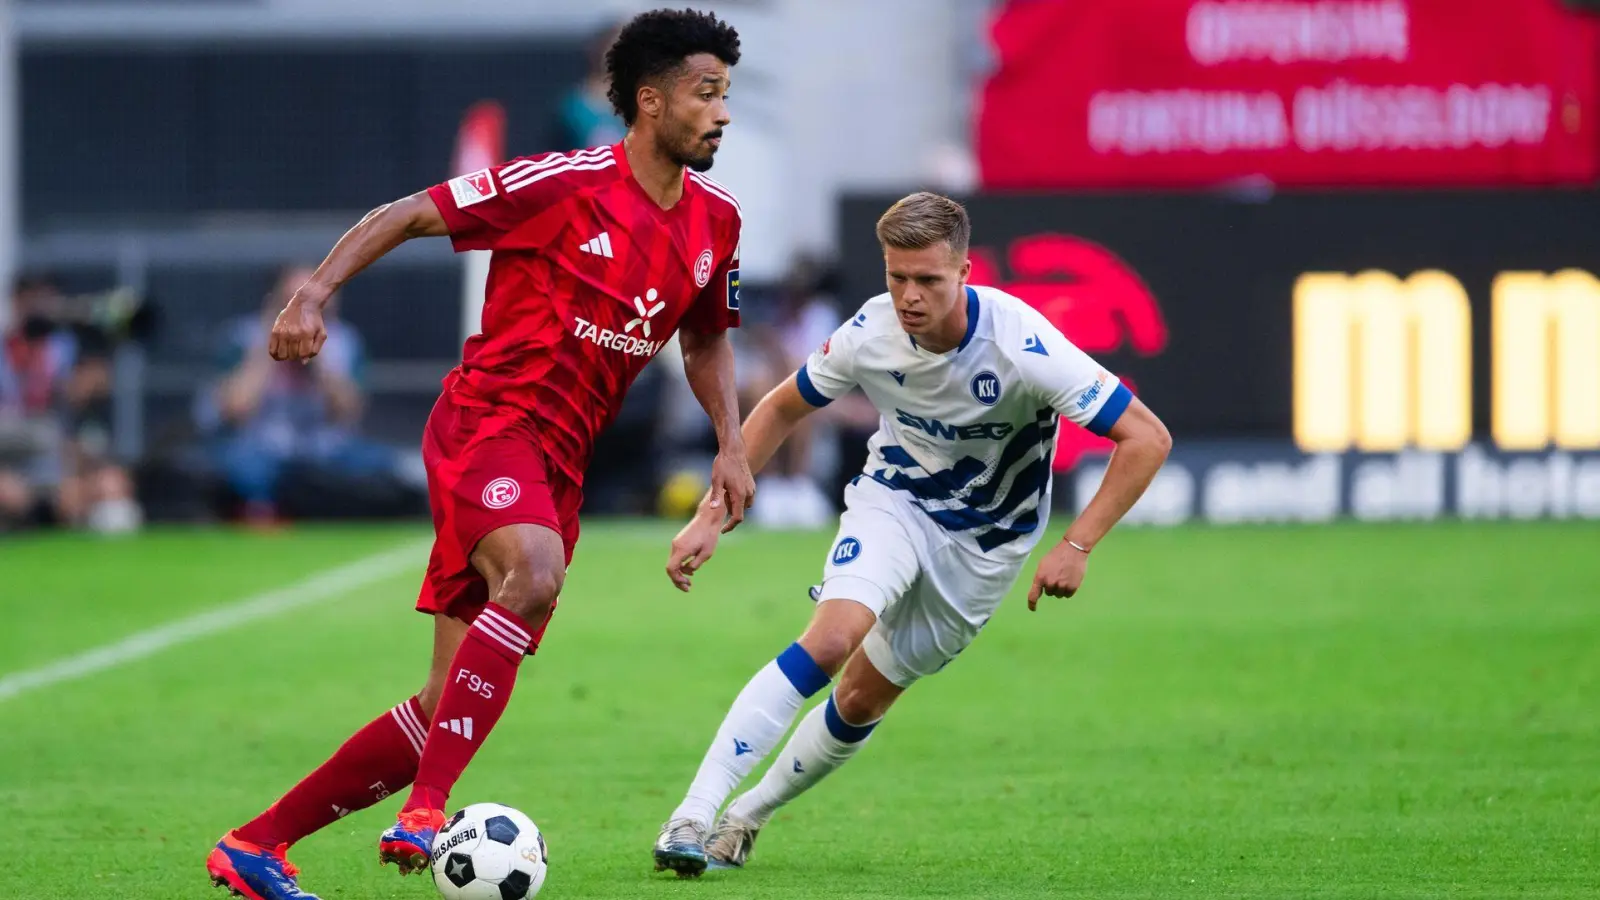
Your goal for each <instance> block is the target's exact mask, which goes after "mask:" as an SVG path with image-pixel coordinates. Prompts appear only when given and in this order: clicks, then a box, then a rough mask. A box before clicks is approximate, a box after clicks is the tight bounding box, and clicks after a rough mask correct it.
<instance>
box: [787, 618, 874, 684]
mask: <svg viewBox="0 0 1600 900" xmlns="http://www.w3.org/2000/svg"><path fill="white" fill-rule="evenodd" d="M860 643H861V639H860V638H859V637H857V636H856V635H854V634H851V633H849V632H848V631H845V630H842V629H826V630H824V629H818V628H812V629H811V630H809V631H807V632H806V633H805V634H804V635H803V636H802V637H801V638H800V646H801V647H804V648H805V651H806V652H807V653H809V654H811V658H812V659H813V660H816V663H817V668H819V669H821V670H822V671H824V672H826V673H828V676H829V677H830V678H831V677H833V676H834V675H837V674H839V670H840V669H842V668H844V664H845V660H848V659H849V658H850V654H852V653H854V652H855V650H856V647H857V646H858V645H859V644H860Z"/></svg>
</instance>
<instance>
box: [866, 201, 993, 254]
mask: <svg viewBox="0 0 1600 900" xmlns="http://www.w3.org/2000/svg"><path fill="white" fill-rule="evenodd" d="M971 240H972V222H971V220H969V219H968V218H967V209H966V207H964V206H962V205H961V204H959V203H957V202H956V201H954V200H951V199H950V198H949V197H945V196H941V195H939V194H934V193H930V192H928V191H918V192H917V193H915V194H912V195H911V196H909V197H902V198H901V199H899V200H897V201H895V204H894V205H893V206H891V207H889V210H888V211H887V212H885V213H884V214H883V215H882V216H881V217H880V218H879V219H878V243H880V244H882V245H884V246H885V247H893V248H895V249H896V250H922V249H925V248H928V247H932V246H933V245H935V244H937V243H939V242H941V241H944V242H947V243H949V244H950V250H951V252H952V253H954V254H955V255H956V256H966V255H967V244H968V242H969V241H971Z"/></svg>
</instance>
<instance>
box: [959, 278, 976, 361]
mask: <svg viewBox="0 0 1600 900" xmlns="http://www.w3.org/2000/svg"><path fill="white" fill-rule="evenodd" d="M977 332H978V290H977V289H976V288H974V287H973V286H972V285H970V284H969V285H967V333H966V334H964V335H962V336H961V343H960V345H958V346H957V347H956V352H957V353H960V352H961V351H963V350H965V349H967V345H968V344H970V343H972V336H973V335H974V334H976V333H977Z"/></svg>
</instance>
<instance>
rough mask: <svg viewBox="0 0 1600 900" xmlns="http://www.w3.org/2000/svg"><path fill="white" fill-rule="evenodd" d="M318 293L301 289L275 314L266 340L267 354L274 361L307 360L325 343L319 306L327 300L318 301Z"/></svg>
mask: <svg viewBox="0 0 1600 900" xmlns="http://www.w3.org/2000/svg"><path fill="white" fill-rule="evenodd" d="M317 293H318V291H317V290H316V289H314V288H312V287H311V285H309V284H308V285H306V286H305V287H302V288H300V290H298V291H295V294H294V296H293V297H291V298H289V304H288V305H287V306H285V307H284V308H283V312H280V313H278V318H277V320H276V321H274V322H273V323H272V335H271V337H269V338H268V339H267V352H268V353H270V354H271V355H272V358H273V359H276V360H279V361H282V360H287V359H298V360H309V359H311V358H312V357H313V356H316V355H317V354H318V353H321V352H322V345H323V344H324V343H326V342H327V340H328V330H327V328H326V327H324V325H323V324H322V303H323V302H324V301H325V300H326V298H325V297H322V298H319V297H318V296H317Z"/></svg>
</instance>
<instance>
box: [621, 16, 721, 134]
mask: <svg viewBox="0 0 1600 900" xmlns="http://www.w3.org/2000/svg"><path fill="white" fill-rule="evenodd" d="M696 53H710V54H711V55H713V56H715V57H716V58H717V59H720V60H722V61H723V62H724V63H726V64H727V65H730V66H733V65H738V63H739V32H737V31H735V30H734V28H733V26H732V25H729V24H728V23H726V22H723V21H722V20H720V19H718V18H717V17H716V15H715V14H714V13H707V12H700V11H698V10H693V9H684V10H676V9H657V10H651V11H650V12H647V13H640V14H639V15H637V16H634V17H633V20H632V21H630V22H629V23H628V24H627V25H624V26H623V28H622V31H621V32H620V33H619V34H618V35H617V39H616V41H615V42H614V43H612V45H611V49H610V50H607V51H606V74H607V75H609V76H610V77H611V87H610V88H609V89H607V91H606V96H607V97H609V98H610V99H611V108H612V109H614V110H616V111H617V115H619V116H621V117H622V121H623V122H625V123H627V124H628V125H632V124H633V120H634V119H635V118H637V117H638V115H639V85H641V84H644V83H646V82H649V81H653V80H655V79H657V78H660V77H662V76H663V75H666V74H668V73H669V72H673V71H676V70H677V68H678V67H679V66H681V65H683V61H684V60H685V59H687V58H688V57H690V56H693V55H695V54H696Z"/></svg>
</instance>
